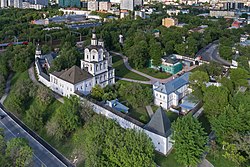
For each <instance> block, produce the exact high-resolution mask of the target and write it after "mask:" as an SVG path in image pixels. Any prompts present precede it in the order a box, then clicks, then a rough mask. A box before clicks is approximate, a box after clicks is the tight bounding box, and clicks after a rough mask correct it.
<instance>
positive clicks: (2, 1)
mask: <svg viewBox="0 0 250 167" xmlns="http://www.w3.org/2000/svg"><path fill="white" fill-rule="evenodd" d="M0 5H1V8H5V7H7V6H8V3H7V0H1V4H0Z"/></svg>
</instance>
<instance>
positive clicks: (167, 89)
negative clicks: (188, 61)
mask: <svg viewBox="0 0 250 167" xmlns="http://www.w3.org/2000/svg"><path fill="white" fill-rule="evenodd" d="M189 75H190V72H187V73H185V74H183V75H182V76H180V77H178V78H176V79H173V80H172V81H169V82H167V83H163V84H160V85H159V86H158V87H157V88H156V89H155V90H156V91H159V92H162V93H165V94H170V93H172V92H175V91H177V90H178V89H179V88H181V87H182V86H184V85H186V84H188V80H189Z"/></svg>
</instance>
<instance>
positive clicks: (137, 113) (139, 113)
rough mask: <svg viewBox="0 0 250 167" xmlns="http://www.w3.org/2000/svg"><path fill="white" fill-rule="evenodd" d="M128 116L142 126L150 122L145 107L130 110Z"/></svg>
mask: <svg viewBox="0 0 250 167" xmlns="http://www.w3.org/2000/svg"><path fill="white" fill-rule="evenodd" d="M128 115H129V116H130V117H132V118H134V119H136V120H138V121H140V122H142V123H144V124H146V123H148V122H149V121H150V117H149V116H148V113H147V110H146V107H139V108H131V109H130V110H129V114H128Z"/></svg>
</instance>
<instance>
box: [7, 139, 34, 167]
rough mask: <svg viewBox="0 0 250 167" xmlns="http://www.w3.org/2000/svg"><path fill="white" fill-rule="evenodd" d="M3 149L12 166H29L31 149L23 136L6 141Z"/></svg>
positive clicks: (31, 154)
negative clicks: (5, 146)
mask: <svg viewBox="0 0 250 167" xmlns="http://www.w3.org/2000/svg"><path fill="white" fill-rule="evenodd" d="M5 151H6V157H7V158H9V159H10V160H11V164H12V165H13V166H29V165H30V163H31V162H32V157H33V151H32V149H31V148H30V146H29V145H28V142H27V141H26V140H24V139H23V138H13V139H11V140H10V141H8V142H7V148H6V150H5Z"/></svg>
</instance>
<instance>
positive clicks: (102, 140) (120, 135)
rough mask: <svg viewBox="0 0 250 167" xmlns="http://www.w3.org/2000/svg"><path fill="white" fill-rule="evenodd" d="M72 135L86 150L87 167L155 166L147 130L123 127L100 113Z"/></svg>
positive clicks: (79, 147)
mask: <svg viewBox="0 0 250 167" xmlns="http://www.w3.org/2000/svg"><path fill="white" fill-rule="evenodd" d="M73 139H74V141H75V144H76V145H77V148H78V149H79V150H84V152H85V153H86V163H85V165H86V166H87V167H88V166H91V167H95V166H124V167H131V166H136V167H137V166H140V167H146V166H147V167H149V166H155V163H154V161H153V157H154V148H153V144H152V142H151V141H150V140H149V138H148V137H147V136H146V134H144V133H143V132H137V131H134V130H125V129H122V128H121V127H120V126H119V125H117V123H116V122H115V121H113V120H110V119H106V118H105V117H103V116H100V115H95V116H94V117H93V119H92V120H91V121H89V122H88V123H87V124H85V126H84V129H83V130H78V131H77V133H76V134H75V135H74V136H73ZM125 141H126V142H125ZM138 150H140V151H138Z"/></svg>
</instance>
